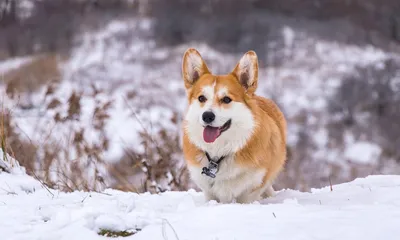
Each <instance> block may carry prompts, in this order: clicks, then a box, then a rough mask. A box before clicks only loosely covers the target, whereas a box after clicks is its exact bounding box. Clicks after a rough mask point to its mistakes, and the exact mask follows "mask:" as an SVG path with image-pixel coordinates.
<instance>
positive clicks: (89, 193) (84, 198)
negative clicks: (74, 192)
mask: <svg viewBox="0 0 400 240" xmlns="http://www.w3.org/2000/svg"><path fill="white" fill-rule="evenodd" d="M89 196H90V193H89V194H88V195H86V196H85V197H84V198H83V199H82V201H81V203H83V202H84V201H85V200H86V198H87V197H89Z"/></svg>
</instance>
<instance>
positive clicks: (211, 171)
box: [201, 161, 219, 178]
mask: <svg viewBox="0 0 400 240" xmlns="http://www.w3.org/2000/svg"><path fill="white" fill-rule="evenodd" d="M218 168H219V164H218V163H217V162H214V161H210V162H209V163H208V167H203V171H202V172H201V174H205V175H207V176H209V177H211V178H215V174H216V173H217V172H218Z"/></svg>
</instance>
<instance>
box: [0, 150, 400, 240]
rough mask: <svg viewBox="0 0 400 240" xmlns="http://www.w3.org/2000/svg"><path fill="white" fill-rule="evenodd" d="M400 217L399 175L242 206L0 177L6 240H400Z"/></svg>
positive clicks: (198, 196) (0, 221)
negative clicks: (119, 239)
mask: <svg viewBox="0 0 400 240" xmlns="http://www.w3.org/2000/svg"><path fill="white" fill-rule="evenodd" d="M0 152H1V151H0ZM0 161H1V160H0ZM3 165H4V164H3ZM399 219H400V176H391V175H386V176H369V177H367V178H363V179H356V180H355V181H353V182H350V183H345V184H340V185H334V186H333V187H332V190H331V188H330V187H329V186H328V187H325V188H322V189H313V190H312V191H311V193H306V192H298V191H293V190H281V191H279V192H278V193H277V195H276V196H275V197H273V198H270V199H265V200H263V201H261V202H256V203H253V204H246V205H241V204H218V203H216V202H205V200H204V196H203V194H202V193H200V192H195V191H193V190H191V191H188V192H165V193H162V194H154V195H151V194H136V193H128V192H120V191H116V190H111V189H107V190H105V191H104V192H101V193H95V192H90V193H89V192H72V193H63V192H58V191H55V190H52V189H47V188H44V187H43V185H41V184H40V183H39V182H38V181H36V180H35V179H34V178H32V177H30V176H28V175H26V174H25V173H24V170H23V169H21V168H18V167H14V168H12V171H11V174H10V173H6V172H0V233H1V239H2V240H14V239H15V240H17V239H18V240H22V239H29V240H37V239H57V240H62V239H68V240H70V239H86V240H91V239H106V238H105V237H103V236H100V235H98V234H97V232H99V231H100V230H101V229H106V230H110V231H111V230H112V231H125V230H126V231H132V230H133V229H141V230H140V231H138V232H137V233H136V234H134V235H131V236H129V237H126V239H146V240H148V239H151V240H157V239H163V240H164V239H180V240H185V239H190V240H192V239H201V240H206V239H213V240H216V239H219V240H225V239H226V240H227V239H232V240H233V239H236V240H238V239H252V240H257V239H260V240H261V239H263V240H264V239H286V240H290V239H296V240H301V239H305V240H313V239H341V240H344V239H351V240H354V239H362V240H369V239H386V240H389V239H393V240H394V239H398V235H399V234H400V228H399V227H398V220H399Z"/></svg>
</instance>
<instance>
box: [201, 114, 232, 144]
mask: <svg viewBox="0 0 400 240" xmlns="http://www.w3.org/2000/svg"><path fill="white" fill-rule="evenodd" d="M231 122H232V121H231V119H229V120H228V121H227V122H226V123H225V124H224V125H222V126H221V127H212V126H206V127H204V131H203V138H204V141H205V142H206V143H212V142H214V141H215V140H216V139H217V138H218V137H219V136H220V135H221V134H222V133H223V132H225V131H226V130H228V129H229V128H230V127H231Z"/></svg>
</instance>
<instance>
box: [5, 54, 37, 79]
mask: <svg viewBox="0 0 400 240" xmlns="http://www.w3.org/2000/svg"><path fill="white" fill-rule="evenodd" d="M30 61H32V57H18V58H13V59H10V60H7V61H3V62H0V77H2V75H3V74H5V73H6V72H8V71H10V70H13V69H16V68H18V67H20V66H21V65H23V64H25V63H28V62H30Z"/></svg>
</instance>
